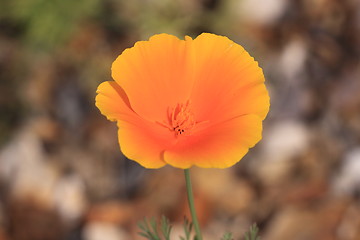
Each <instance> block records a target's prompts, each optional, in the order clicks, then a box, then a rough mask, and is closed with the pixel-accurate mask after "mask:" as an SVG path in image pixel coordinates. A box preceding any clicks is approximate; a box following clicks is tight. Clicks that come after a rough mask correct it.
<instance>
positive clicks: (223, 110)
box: [96, 33, 269, 168]
mask: <svg viewBox="0 0 360 240" xmlns="http://www.w3.org/2000/svg"><path fill="white" fill-rule="evenodd" d="M112 77H113V79H114V80H115V81H107V82H103V83H102V84H100V86H99V87H98V90H97V93H98V95H97V97H96V106H97V107H98V108H99V109H100V111H101V113H102V114H103V115H105V116H106V117H107V118H108V119H109V120H111V121H117V124H118V127H119V131H118V136H119V142H120V148H121V151H122V152H123V154H124V155H125V156H127V157H128V158H129V159H132V160H135V161H137V162H138V163H140V164H141V165H142V166H144V167H146V168H160V167H162V166H164V165H166V164H169V165H172V166H174V167H178V168H189V167H191V166H193V165H196V166H199V167H204V168H225V167H230V166H232V165H234V164H235V163H236V162H238V161H239V160H240V159H241V158H242V157H243V156H244V155H245V154H246V153H247V152H248V149H249V148H251V147H253V146H254V145H255V144H256V143H257V142H258V141H260V139H261V131H262V120H263V119H264V118H265V117H266V115H267V113H268V111H269V96H268V92H267V90H266V88H265V85H264V80H265V79H264V75H263V73H262V70H261V68H260V67H259V66H258V64H257V62H256V61H254V59H253V58H252V57H251V56H250V55H249V54H248V53H247V52H246V51H245V50H244V48H242V47H241V46H240V45H238V44H236V43H234V42H233V41H231V40H229V39H228V38H226V37H222V36H217V35H214V34H209V33H203V34H201V35H199V36H198V37H197V38H195V39H191V38H190V37H188V36H186V37H185V40H179V39H178V38H176V37H174V36H172V35H168V34H159V35H154V36H153V37H151V38H150V39H149V41H139V42H137V43H136V44H135V46H134V47H132V48H129V49H126V50H125V51H124V52H123V53H122V54H121V55H120V56H119V57H118V58H117V59H116V60H115V62H114V63H113V65H112Z"/></svg>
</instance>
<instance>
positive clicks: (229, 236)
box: [221, 232, 233, 240]
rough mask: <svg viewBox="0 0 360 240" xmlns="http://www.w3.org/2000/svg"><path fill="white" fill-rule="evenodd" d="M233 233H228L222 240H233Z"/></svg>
mask: <svg viewBox="0 0 360 240" xmlns="http://www.w3.org/2000/svg"><path fill="white" fill-rule="evenodd" d="M232 239H233V238H232V233H231V232H227V233H225V234H224V236H223V237H222V238H221V240H232Z"/></svg>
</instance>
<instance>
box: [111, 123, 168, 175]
mask: <svg viewBox="0 0 360 240" xmlns="http://www.w3.org/2000/svg"><path fill="white" fill-rule="evenodd" d="M118 127H119V131H118V137H119V144H120V149H121V152H122V153H123V154H124V155H125V156H126V157H127V158H129V159H131V160H134V161H136V162H138V163H139V164H140V165H142V166H143V167H145V168H160V167H163V166H164V165H165V164H166V163H165V162H164V160H163V153H164V150H165V149H166V148H168V146H169V144H171V142H169V141H168V139H169V138H170V134H171V133H170V131H168V129H166V128H164V127H162V126H160V125H158V124H156V123H151V122H148V121H146V120H142V119H138V120H137V121H133V122H131V123H129V122H123V121H120V122H118Z"/></svg>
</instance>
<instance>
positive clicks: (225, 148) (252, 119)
mask: <svg viewBox="0 0 360 240" xmlns="http://www.w3.org/2000/svg"><path fill="white" fill-rule="evenodd" d="M261 132H262V120H261V118H260V117H259V116H257V115H245V116H241V117H237V118H234V119H231V120H229V121H226V122H223V123H219V124H216V125H214V126H211V127H209V128H206V129H204V130H203V131H201V132H199V133H197V134H196V135H195V136H189V137H187V139H184V141H183V142H182V143H181V142H179V143H178V144H177V145H175V146H173V147H172V148H170V149H168V150H166V151H165V152H164V161H165V162H167V163H168V164H169V165H172V166H174V167H177V168H183V169H186V168H189V167H191V166H198V167H202V168H227V167H231V166H232V165H234V164H235V163H237V162H239V161H240V160H241V159H242V157H243V156H244V155H245V154H246V153H247V152H248V150H249V148H251V147H253V146H255V144H256V143H257V142H259V141H260V140H261Z"/></svg>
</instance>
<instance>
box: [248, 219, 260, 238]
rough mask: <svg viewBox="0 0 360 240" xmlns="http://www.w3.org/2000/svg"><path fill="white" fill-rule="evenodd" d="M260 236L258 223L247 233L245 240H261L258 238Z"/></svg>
mask: <svg viewBox="0 0 360 240" xmlns="http://www.w3.org/2000/svg"><path fill="white" fill-rule="evenodd" d="M258 234H259V228H258V226H257V225H256V223H254V224H253V225H251V226H250V229H249V231H248V232H246V233H245V240H260V236H258Z"/></svg>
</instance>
